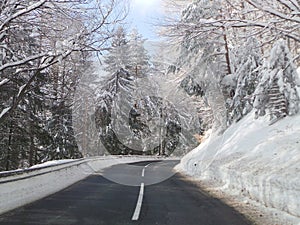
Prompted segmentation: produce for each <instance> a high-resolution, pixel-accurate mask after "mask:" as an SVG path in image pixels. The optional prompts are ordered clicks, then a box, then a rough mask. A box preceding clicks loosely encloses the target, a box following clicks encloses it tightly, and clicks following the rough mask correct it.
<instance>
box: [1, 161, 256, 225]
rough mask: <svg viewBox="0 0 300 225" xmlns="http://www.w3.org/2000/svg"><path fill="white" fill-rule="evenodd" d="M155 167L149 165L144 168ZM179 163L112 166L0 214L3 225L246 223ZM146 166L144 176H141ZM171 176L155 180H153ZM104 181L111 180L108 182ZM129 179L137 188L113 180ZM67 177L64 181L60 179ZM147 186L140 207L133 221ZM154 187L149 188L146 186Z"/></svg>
mask: <svg viewBox="0 0 300 225" xmlns="http://www.w3.org/2000/svg"><path fill="white" fill-rule="evenodd" d="M149 163H151V164H150V165H149V166H148V167H146V168H145V166H146V165H148V164H149ZM176 163H177V162H176V161H173V162H171V161H168V162H165V161H161V162H141V163H135V164H130V165H129V164H122V165H116V166H113V167H110V168H108V169H106V170H104V171H103V173H102V175H100V174H95V175H92V176H89V177H88V178H86V179H85V180H83V181H80V182H78V183H76V184H74V185H72V186H71V187H69V188H67V189H65V190H63V191H61V192H59V193H56V194H54V195H51V196H49V197H47V198H44V199H42V200H39V201H36V202H34V203H32V204H30V205H27V206H24V207H21V208H18V209H16V210H14V211H11V212H9V213H6V214H4V215H1V216H0V225H50V224H51V225H248V224H251V223H250V222H248V221H247V220H246V219H245V218H244V217H243V216H242V215H240V214H238V213H237V212H236V211H235V210H233V209H232V208H230V207H229V206H227V205H225V204H224V203H222V202H221V201H219V200H217V199H214V198H212V197H210V196H209V195H207V194H206V193H205V192H203V191H201V190H199V188H198V187H197V186H196V185H194V184H193V183H191V182H189V181H188V180H186V179H185V177H183V176H181V175H180V174H175V175H174V176H171V174H172V173H170V171H171V169H172V167H173V166H174V165H175V164H176ZM143 168H145V174H144V177H141V174H142V170H143ZM161 174H164V176H167V175H170V178H168V179H167V180H165V181H163V182H160V183H157V184H152V183H153V182H155V179H154V177H155V176H158V177H159V176H161ZM105 177H108V179H107V178H105ZM120 177H123V178H124V177H125V178H126V179H125V180H128V179H129V180H130V182H133V183H134V185H136V186H126V185H122V184H118V183H115V182H112V181H111V180H115V179H120ZM62 179H63V178H62ZM140 182H144V183H145V189H144V196H143V201H142V207H141V211H140V215H139V219H138V220H137V221H132V215H133V213H134V210H135V208H136V204H137V199H138V196H139V191H140V186H138V185H139V184H140ZM147 184H150V185H147Z"/></svg>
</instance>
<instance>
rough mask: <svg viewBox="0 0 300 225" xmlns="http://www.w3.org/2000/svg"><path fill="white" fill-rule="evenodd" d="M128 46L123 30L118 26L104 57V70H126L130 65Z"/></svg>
mask: <svg viewBox="0 0 300 225" xmlns="http://www.w3.org/2000/svg"><path fill="white" fill-rule="evenodd" d="M129 55H130V53H129V46H128V40H127V38H126V33H125V30H124V28H123V27H122V26H119V27H118V29H117V31H116V33H115V35H114V37H113V40H112V44H111V47H110V49H109V51H108V54H107V55H105V57H104V64H105V67H104V70H105V71H107V72H109V73H110V74H114V73H116V72H118V71H119V70H120V69H123V70H127V69H128V66H129V65H130V57H129Z"/></svg>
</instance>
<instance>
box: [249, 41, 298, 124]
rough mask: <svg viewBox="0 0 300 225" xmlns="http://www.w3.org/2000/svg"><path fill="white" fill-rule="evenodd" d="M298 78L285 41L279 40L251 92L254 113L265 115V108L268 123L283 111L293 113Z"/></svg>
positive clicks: (283, 113)
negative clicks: (267, 114)
mask: <svg viewBox="0 0 300 225" xmlns="http://www.w3.org/2000/svg"><path fill="white" fill-rule="evenodd" d="M298 79H299V78H298V76H297V71H296V66H295V65H294V63H293V58H292V57H291V54H290V51H289V49H288V47H287V44H286V41H284V40H278V41H277V42H276V43H275V44H274V46H273V48H272V50H271V53H270V59H269V61H268V62H266V63H265V65H264V68H263V69H262V72H261V74H260V82H259V84H258V86H257V88H256V90H255V93H254V97H255V100H254V107H255V108H256V115H257V116H261V115H265V114H266V110H268V113H269V114H270V120H271V122H270V123H271V124H272V123H274V122H276V121H277V120H279V119H281V118H283V117H285V116H286V115H289V116H291V115H295V114H296V113H297V112H298V111H299V95H298V92H297V89H296V88H297V86H299V85H300V83H299V80H298Z"/></svg>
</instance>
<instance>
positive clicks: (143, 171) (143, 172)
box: [142, 168, 145, 177]
mask: <svg viewBox="0 0 300 225" xmlns="http://www.w3.org/2000/svg"><path fill="white" fill-rule="evenodd" d="M144 176H145V168H143V170H142V177H144Z"/></svg>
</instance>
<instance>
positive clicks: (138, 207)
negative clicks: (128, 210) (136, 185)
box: [132, 183, 145, 220]
mask: <svg viewBox="0 0 300 225" xmlns="http://www.w3.org/2000/svg"><path fill="white" fill-rule="evenodd" d="M144 186H145V184H144V183H141V187H140V194H139V198H138V201H137V203H136V207H135V210H134V213H133V216H132V220H138V219H139V216H140V212H141V208H142V204H143V197H144Z"/></svg>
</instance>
